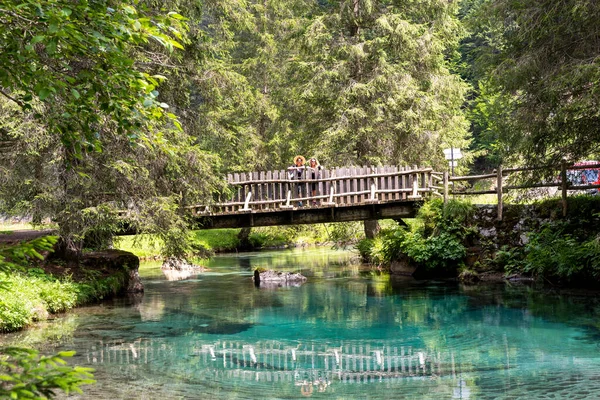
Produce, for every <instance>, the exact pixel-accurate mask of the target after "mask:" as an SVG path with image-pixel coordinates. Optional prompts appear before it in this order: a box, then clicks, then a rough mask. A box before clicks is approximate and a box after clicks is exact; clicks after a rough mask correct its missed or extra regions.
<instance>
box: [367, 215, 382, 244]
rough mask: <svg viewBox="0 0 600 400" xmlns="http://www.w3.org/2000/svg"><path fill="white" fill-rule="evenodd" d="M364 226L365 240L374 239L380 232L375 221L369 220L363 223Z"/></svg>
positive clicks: (377, 222)
mask: <svg viewBox="0 0 600 400" xmlns="http://www.w3.org/2000/svg"><path fill="white" fill-rule="evenodd" d="M364 224H365V236H366V237H367V239H375V236H377V234H378V233H379V231H380V230H381V227H380V226H379V221H378V220H376V219H369V220H366V221H365V222H364Z"/></svg>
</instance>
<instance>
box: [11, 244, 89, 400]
mask: <svg viewBox="0 0 600 400" xmlns="http://www.w3.org/2000/svg"><path fill="white" fill-rule="evenodd" d="M42 239H44V240H40V239H36V240H33V241H30V242H26V243H20V244H17V245H14V246H12V247H10V248H6V247H5V248H3V249H2V253H0V275H1V276H2V278H3V280H6V284H5V285H4V286H2V287H1V288H0V332H5V331H14V330H18V329H21V328H22V327H24V326H25V325H27V324H29V323H31V322H32V321H34V320H36V319H40V318H42V317H44V315H43V314H44V313H46V312H47V311H46V308H48V310H50V312H58V311H63V310H66V309H68V308H70V307H73V306H74V305H75V299H76V297H77V293H76V288H75V287H74V285H73V284H72V283H70V282H66V283H64V284H63V283H61V282H58V281H53V280H52V279H51V278H50V277H48V276H46V275H45V274H44V273H43V271H42V270H41V269H39V268H32V269H30V270H29V274H28V276H27V277H25V276H22V275H20V274H18V273H16V272H14V271H12V274H11V275H8V274H7V272H6V271H7V270H8V269H13V270H14V269H15V266H17V267H19V268H24V267H25V265H26V263H27V262H28V261H29V259H30V258H31V257H35V258H39V257H40V254H39V251H51V249H52V245H53V244H54V243H55V242H56V237H45V238H42ZM6 256H8V257H10V260H11V261H10V262H8V261H6V258H4V257H6ZM15 262H18V263H20V264H19V265H16V264H15ZM74 354H75V352H72V351H70V352H60V353H58V354H56V355H50V356H40V355H39V354H38V353H37V352H36V351H35V350H32V349H27V348H16V347H8V348H0V397H2V398H11V399H37V398H52V397H54V396H55V394H56V391H57V390H62V391H64V392H65V393H66V394H69V393H71V392H75V393H82V391H81V389H80V386H81V385H85V384H91V383H94V382H95V381H94V380H93V379H92V378H93V375H92V371H93V370H92V369H91V368H82V367H77V366H76V367H70V366H67V365H65V364H66V361H64V358H68V357H72V356H73V355H74Z"/></svg>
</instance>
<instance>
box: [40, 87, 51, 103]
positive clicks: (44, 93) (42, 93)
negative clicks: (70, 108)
mask: <svg viewBox="0 0 600 400" xmlns="http://www.w3.org/2000/svg"><path fill="white" fill-rule="evenodd" d="M51 93H52V92H51V91H50V89H46V88H44V89H42V90H40V91H39V92H38V97H39V98H40V100H42V101H44V100H46V98H47V97H48V96H50V94H51Z"/></svg>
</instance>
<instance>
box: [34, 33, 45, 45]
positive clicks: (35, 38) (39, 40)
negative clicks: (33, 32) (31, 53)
mask: <svg viewBox="0 0 600 400" xmlns="http://www.w3.org/2000/svg"><path fill="white" fill-rule="evenodd" d="M44 39H46V36H44V35H37V36H34V37H33V38H32V39H31V42H30V43H31V44H36V43H40V42H42V41H43V40H44Z"/></svg>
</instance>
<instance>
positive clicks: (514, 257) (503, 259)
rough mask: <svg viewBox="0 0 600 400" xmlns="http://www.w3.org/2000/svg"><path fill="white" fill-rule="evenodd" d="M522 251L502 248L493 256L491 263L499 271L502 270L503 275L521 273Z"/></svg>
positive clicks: (522, 265) (506, 247) (516, 248)
mask: <svg viewBox="0 0 600 400" xmlns="http://www.w3.org/2000/svg"><path fill="white" fill-rule="evenodd" d="M524 257H525V254H524V249H522V248H520V247H513V248H510V247H508V246H502V247H501V248H500V249H499V250H498V251H497V252H496V254H495V256H494V259H493V260H489V261H492V262H493V263H494V264H495V265H496V266H497V267H498V268H499V269H502V270H504V273H505V275H512V274H518V273H523V267H524V264H525V261H524Z"/></svg>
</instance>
